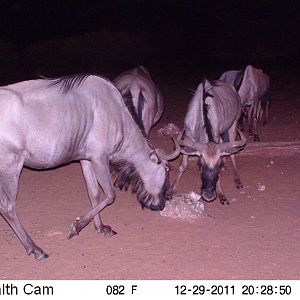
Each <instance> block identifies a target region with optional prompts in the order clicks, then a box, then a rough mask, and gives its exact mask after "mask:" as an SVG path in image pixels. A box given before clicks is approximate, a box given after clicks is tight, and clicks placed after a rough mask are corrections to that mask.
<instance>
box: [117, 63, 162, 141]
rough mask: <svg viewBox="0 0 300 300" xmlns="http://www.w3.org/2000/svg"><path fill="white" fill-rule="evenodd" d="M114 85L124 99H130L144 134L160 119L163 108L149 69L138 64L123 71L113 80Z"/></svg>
mask: <svg viewBox="0 0 300 300" xmlns="http://www.w3.org/2000/svg"><path fill="white" fill-rule="evenodd" d="M113 81H114V83H115V85H116V87H117V88H118V89H119V90H120V92H121V94H122V95H123V97H124V101H127V99H128V98H129V99H132V102H133V105H134V107H135V110H136V113H137V116H138V118H139V119H140V120H141V121H142V124H143V126H144V130H145V134H146V135H147V136H148V135H149V131H150V129H151V127H152V126H153V125H155V124H156V123H157V122H158V120H159V119H160V117H161V115H162V113H163V109H164V103H163V97H162V94H161V92H160V91H159V89H158V88H157V86H156V85H155V83H154V82H153V80H152V78H151V76H150V73H149V71H148V70H147V69H146V68H145V67H143V66H139V67H137V68H134V69H132V70H128V71H125V72H124V73H122V74H120V75H119V76H117V77H116V78H115V79H114V80H113Z"/></svg>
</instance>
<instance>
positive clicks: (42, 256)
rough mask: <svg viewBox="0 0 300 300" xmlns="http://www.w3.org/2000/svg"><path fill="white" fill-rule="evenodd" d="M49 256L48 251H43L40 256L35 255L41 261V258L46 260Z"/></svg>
mask: <svg viewBox="0 0 300 300" xmlns="http://www.w3.org/2000/svg"><path fill="white" fill-rule="evenodd" d="M48 257H49V255H48V254H47V253H45V252H43V253H42V254H40V255H39V256H35V259H36V260H38V261H41V260H44V259H46V258H48Z"/></svg>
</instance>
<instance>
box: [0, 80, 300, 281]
mask: <svg viewBox="0 0 300 300" xmlns="http://www.w3.org/2000/svg"><path fill="white" fill-rule="evenodd" d="M299 92H300V86H299V85H284V86H281V87H280V88H277V89H275V88H273V90H272V104H271V106H270V118H269V123H268V124H267V125H266V126H264V127H262V126H259V133H260V135H261V140H262V142H293V141H299V140H300V117H299V116H300V96H299V95H300V93H299ZM174 94H175V93H173V94H170V95H168V94H165V98H166V110H165V114H164V117H163V118H162V120H161V122H160V123H159V124H158V125H157V126H156V127H155V128H153V130H152V133H151V137H150V140H151V142H152V143H153V144H154V145H155V146H156V147H160V148H163V149H165V150H171V149H172V143H171V141H170V140H169V139H168V138H165V137H161V136H159V135H158V134H157V130H158V129H159V128H161V127H163V126H164V125H165V124H167V123H169V122H174V123H175V124H177V125H178V126H181V125H182V121H183V118H184V115H185V112H186V108H187V104H188V101H189V99H190V94H189V92H188V91H187V92H185V91H181V92H179V93H177V94H175V95H174ZM291 108H292V109H291ZM249 141H251V139H249ZM237 162H238V166H239V170H240V174H241V177H242V181H243V183H244V185H245V188H244V189H243V190H237V189H236V188H235V187H234V184H233V174H232V169H231V166H230V163H229V161H226V164H225V171H223V172H221V180H222V186H223V189H224V192H225V194H226V196H227V197H228V199H229V200H230V202H231V204H230V205H228V206H222V205H221V204H220V203H219V202H218V201H214V202H212V203H205V212H204V213H203V215H202V216H201V217H200V218H198V219H197V220H196V221H195V222H192V223H190V222H185V221H181V220H177V219H171V218H167V217H162V216H161V215H160V213H159V212H153V211H149V210H147V209H144V210H143V209H141V207H140V205H139V203H138V201H137V200H136V199H135V197H134V196H132V195H131V193H130V192H117V199H116V201H115V203H113V204H112V205H111V206H110V207H107V208H105V209H104V210H103V212H102V213H101V215H102V217H103V220H104V222H105V223H107V224H109V225H111V226H112V227H113V229H114V230H115V231H117V233H118V234H117V235H115V236H113V237H111V238H107V237H104V236H102V235H99V234H97V233H96V231H95V230H94V226H93V224H90V225H88V226H87V227H86V228H85V229H83V230H82V232H81V233H80V235H79V236H75V237H74V238H72V239H71V240H67V238H66V234H67V232H68V229H69V226H70V224H71V223H72V222H73V221H74V220H75V218H76V217H77V216H79V215H84V214H85V213H86V212H87V211H88V210H89V209H90V204H89V199H88V195H87V192H86V188H85V183H84V180H83V176H82V173H81V169H80V165H79V163H72V164H70V165H68V166H64V167H61V168H58V169H55V170H49V171H34V170H29V169H24V170H23V172H22V174H21V179H20V187H19V193H18V199H17V211H18V214H19V216H20V219H21V221H22V223H23V225H24V226H25V228H26V229H27V231H28V232H29V234H30V235H31V237H32V238H33V239H34V241H35V242H36V243H37V244H38V245H39V246H40V247H42V248H43V249H44V250H45V251H46V252H47V253H48V254H49V255H50V257H49V258H48V259H46V260H44V261H41V262H38V261H35V259H34V258H33V257H32V256H27V255H26V253H25V250H24V248H23V246H22V245H21V243H20V242H19V240H18V239H17V237H16V236H15V235H14V234H13V232H12V230H11V229H10V227H9V226H8V225H7V223H6V222H5V221H4V219H3V218H0V229H1V230H0V241H1V243H0V257H1V268H0V279H300V252H299V248H300V202H299V199H300V185H299V180H300V159H299V152H297V151H291V149H290V148H289V147H288V148H287V149H285V148H283V149H282V150H281V151H275V152H272V151H268V148H266V149H264V150H263V151H260V152H259V153H256V154H255V153H254V154H253V153H252V155H247V153H246V152H245V153H244V154H243V155H242V154H240V155H239V154H238V155H237ZM179 164H180V158H178V159H177V160H175V161H173V162H171V168H172V171H171V178H172V179H173V178H174V176H175V174H176V171H177V168H178V166H179ZM261 186H265V189H264V190H262V189H261V188H260V187H261ZM199 188H200V178H199V174H198V167H197V165H196V161H195V160H190V162H189V166H188V170H187V171H186V173H185V174H184V176H183V178H182V181H181V184H180V190H179V194H180V193H186V192H190V191H192V190H193V191H195V192H199Z"/></svg>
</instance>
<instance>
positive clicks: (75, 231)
mask: <svg viewBox="0 0 300 300" xmlns="http://www.w3.org/2000/svg"><path fill="white" fill-rule="evenodd" d="M80 221H81V218H80V217H78V218H76V221H75V222H74V223H72V224H71V227H70V230H69V232H68V234H67V239H68V240H69V239H71V238H72V237H73V236H74V235H79V232H80V230H81V229H82V228H81V226H80V225H81V224H80Z"/></svg>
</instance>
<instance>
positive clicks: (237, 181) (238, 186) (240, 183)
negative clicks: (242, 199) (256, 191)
mask: <svg viewBox="0 0 300 300" xmlns="http://www.w3.org/2000/svg"><path fill="white" fill-rule="evenodd" d="M234 183H235V187H236V188H237V189H239V190H240V189H243V188H244V185H243V184H242V182H241V181H240V180H235V181H234Z"/></svg>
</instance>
